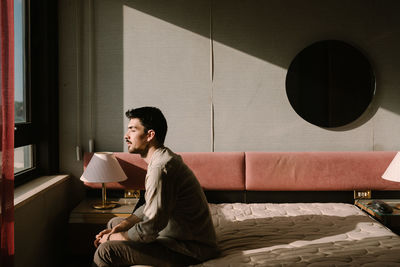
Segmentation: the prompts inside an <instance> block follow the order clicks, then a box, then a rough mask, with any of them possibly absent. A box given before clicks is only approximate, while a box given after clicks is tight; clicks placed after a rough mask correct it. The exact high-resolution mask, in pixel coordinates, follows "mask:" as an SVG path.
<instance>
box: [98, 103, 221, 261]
mask: <svg viewBox="0 0 400 267" xmlns="http://www.w3.org/2000/svg"><path fill="white" fill-rule="evenodd" d="M126 116H127V117H128V119H129V124H128V131H127V133H126V134H125V140H126V143H127V144H128V151H129V152H130V153H138V154H140V155H141V157H142V158H143V159H144V160H145V162H146V163H147V164H148V169H147V174H146V181H145V188H146V193H145V200H146V203H145V204H144V205H142V206H141V207H139V208H138V209H136V211H135V212H134V213H132V215H130V216H129V217H128V218H126V219H122V218H113V219H111V220H110V222H109V223H108V226H109V229H106V230H103V231H101V232H100V233H99V234H98V235H96V240H95V241H94V244H95V246H96V247H97V250H96V252H95V255H94V264H93V265H94V266H99V267H100V266H129V265H133V264H144V265H153V266H186V265H191V264H197V263H200V262H202V261H205V260H207V259H210V258H213V257H215V256H216V255H217V254H218V249H217V245H216V235H215V230H214V226H213V223H212V220H211V215H210V211H209V208H208V203H207V200H206V198H205V195H204V192H203V190H202V188H201V187H200V184H199V182H198V181H197V179H196V177H195V175H194V174H193V172H192V171H191V170H190V169H189V168H188V166H186V164H185V163H184V162H183V161H182V158H181V157H180V156H179V155H177V154H175V153H173V152H172V151H171V150H170V149H168V148H166V147H164V145H163V144H164V139H165V135H166V133H167V121H166V119H165V117H164V115H163V114H162V112H161V111H160V110H159V109H157V108H154V107H142V108H137V109H132V110H128V111H127V112H126Z"/></svg>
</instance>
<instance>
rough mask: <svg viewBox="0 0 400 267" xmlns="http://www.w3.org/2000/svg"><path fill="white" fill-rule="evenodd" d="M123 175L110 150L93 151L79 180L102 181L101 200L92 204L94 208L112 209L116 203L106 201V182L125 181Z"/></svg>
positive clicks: (88, 181)
mask: <svg viewBox="0 0 400 267" xmlns="http://www.w3.org/2000/svg"><path fill="white" fill-rule="evenodd" d="M127 178H128V177H127V176H126V175H125V173H124V171H123V170H122V168H121V166H120V165H119V163H118V160H117V158H116V157H115V156H114V154H113V153H111V152H98V153H94V154H93V157H92V159H91V160H90V162H89V164H88V165H87V167H86V169H85V171H84V172H83V174H82V176H81V181H83V182H87V183H102V202H101V203H96V204H94V205H93V208H95V209H112V208H115V207H116V206H117V205H118V204H117V203H112V202H107V197H106V185H105V184H106V183H110V182H121V181H125V180H126V179H127Z"/></svg>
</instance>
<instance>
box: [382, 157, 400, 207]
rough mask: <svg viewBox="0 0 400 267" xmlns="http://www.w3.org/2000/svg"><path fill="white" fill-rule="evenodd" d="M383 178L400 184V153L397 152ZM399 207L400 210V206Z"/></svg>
mask: <svg viewBox="0 0 400 267" xmlns="http://www.w3.org/2000/svg"><path fill="white" fill-rule="evenodd" d="M382 178H383V179H385V180H389V181H393V182H400V152H397V154H396V156H395V157H394V159H393V160H392V162H391V163H390V164H389V167H388V168H387V169H386V171H385V173H384V174H383V175H382ZM397 206H398V208H400V205H397Z"/></svg>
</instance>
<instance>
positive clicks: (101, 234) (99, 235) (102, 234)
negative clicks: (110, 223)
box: [94, 229, 112, 248]
mask: <svg viewBox="0 0 400 267" xmlns="http://www.w3.org/2000/svg"><path fill="white" fill-rule="evenodd" d="M111 231H112V230H111V229H105V230H103V231H101V232H100V233H98V234H97V235H96V240H94V246H95V247H96V248H97V247H98V246H99V245H100V244H101V243H100V240H101V239H102V238H103V237H104V235H107V234H109V233H110V232H111Z"/></svg>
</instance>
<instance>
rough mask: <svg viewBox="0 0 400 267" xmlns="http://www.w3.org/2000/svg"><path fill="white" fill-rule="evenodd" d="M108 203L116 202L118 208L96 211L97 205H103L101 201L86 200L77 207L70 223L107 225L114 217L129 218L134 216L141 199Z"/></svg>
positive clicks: (122, 199)
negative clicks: (133, 213) (94, 205)
mask: <svg viewBox="0 0 400 267" xmlns="http://www.w3.org/2000/svg"><path fill="white" fill-rule="evenodd" d="M107 201H110V202H116V203H118V204H119V206H118V207H116V208H113V209H104V210H99V209H94V208H93V207H92V205H93V204H95V203H101V199H97V198H86V199H84V200H83V201H82V202H80V203H79V204H78V206H76V207H75V208H74V209H73V210H72V212H71V214H70V216H69V223H102V224H104V223H107V221H108V220H109V219H111V218H112V217H116V216H118V217H128V216H129V215H131V214H132V212H133V210H134V208H135V206H136V204H137V203H138V201H139V199H137V198H120V199H108V200H107Z"/></svg>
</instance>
